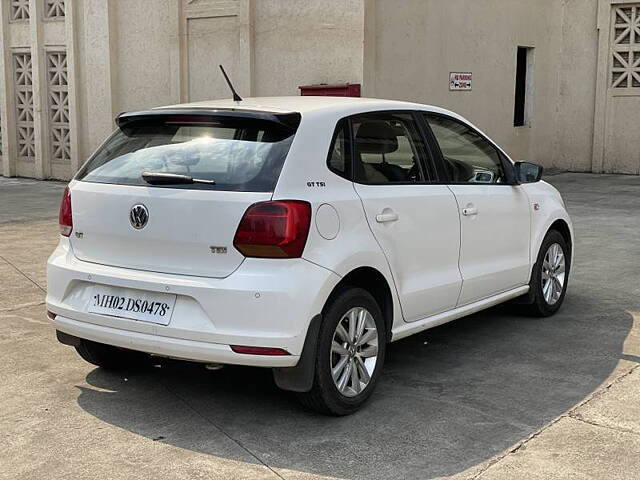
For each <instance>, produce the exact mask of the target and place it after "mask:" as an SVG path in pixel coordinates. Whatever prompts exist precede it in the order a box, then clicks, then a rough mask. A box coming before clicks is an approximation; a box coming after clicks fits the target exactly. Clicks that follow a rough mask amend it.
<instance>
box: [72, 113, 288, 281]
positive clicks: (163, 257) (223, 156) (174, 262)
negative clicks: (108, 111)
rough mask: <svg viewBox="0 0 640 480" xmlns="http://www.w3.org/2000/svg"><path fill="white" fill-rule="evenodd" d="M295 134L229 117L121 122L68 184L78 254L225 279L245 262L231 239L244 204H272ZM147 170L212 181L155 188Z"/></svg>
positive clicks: (272, 125) (119, 263)
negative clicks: (147, 180) (146, 174)
mask: <svg viewBox="0 0 640 480" xmlns="http://www.w3.org/2000/svg"><path fill="white" fill-rule="evenodd" d="M294 134H295V127H288V126H284V125H282V124H279V123H277V122H273V121H269V120H264V119H256V118H251V117H247V118H241V117H237V116H236V117H225V116H224V115H219V114H218V115H217V116H215V115H214V116H209V115H199V116H193V115H189V116H187V115H179V114H178V115H176V114H172V115H166V114H165V115H163V114H160V113H158V114H157V117H155V116H153V115H152V116H148V115H147V116H145V117H144V118H140V119H133V120H131V121H130V122H128V123H127V124H126V125H122V126H121V127H120V128H119V129H118V130H117V131H116V133H115V134H114V135H113V136H112V137H111V138H110V139H109V140H108V141H107V142H106V143H105V144H104V145H103V146H102V147H101V148H100V149H99V150H98V152H96V154H95V155H94V156H93V157H92V158H91V159H90V160H89V161H88V162H87V164H86V165H85V166H84V167H83V168H82V169H81V171H80V172H79V174H78V176H77V177H76V181H74V182H73V184H72V186H71V202H72V206H73V224H74V232H73V233H72V236H71V243H72V246H73V250H74V253H75V255H76V256H77V257H78V258H79V259H80V260H84V261H87V262H93V263H98V264H103V265H112V266H118V267H126V268H132V269H139V270H148V271H155V272H163V273H173V274H184V275H196V276H206V277H226V276H228V275H230V274H231V273H232V272H233V271H234V270H235V269H236V268H238V266H239V265H240V264H241V263H242V261H243V258H244V257H243V256H242V255H241V254H240V253H239V252H238V251H237V250H236V249H235V248H234V247H233V238H234V235H235V232H236V229H237V227H238V224H239V223H240V220H241V219H242V216H243V214H244V212H245V211H246V209H247V208H248V207H249V206H250V205H252V204H253V203H256V202H259V201H265V200H269V199H270V198H271V195H272V193H271V192H272V191H273V188H274V187H275V183H276V181H277V179H278V176H279V173H280V170H281V168H282V164H283V162H284V159H285V157H286V155H287V153H288V150H289V146H290V144H291V141H292V139H293V136H294ZM143 172H158V173H174V174H180V175H186V176H188V177H192V178H196V179H201V180H207V181H214V182H215V184H182V183H175V184H165V185H158V184H149V183H147V182H146V181H145V180H144V179H143V178H142V173H143Z"/></svg>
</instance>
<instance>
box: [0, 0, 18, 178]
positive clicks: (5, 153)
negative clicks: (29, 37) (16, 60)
mask: <svg viewBox="0 0 640 480" xmlns="http://www.w3.org/2000/svg"><path fill="white" fill-rule="evenodd" d="M9 8H10V4H9V2H0V130H1V132H2V155H0V159H1V160H2V165H1V166H2V175H4V176H6V177H11V176H13V175H15V174H16V128H15V103H14V98H13V88H11V86H12V85H13V78H12V74H11V72H12V68H11V51H10V49H9V45H8V34H7V30H8V23H9Z"/></svg>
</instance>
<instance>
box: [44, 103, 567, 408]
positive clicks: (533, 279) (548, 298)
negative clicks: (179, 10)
mask: <svg viewBox="0 0 640 480" xmlns="http://www.w3.org/2000/svg"><path fill="white" fill-rule="evenodd" d="M117 124H118V129H117V130H116V132H115V133H114V134H113V135H112V136H111V137H110V138H109V139H108V140H107V141H106V142H105V143H104V144H103V145H102V146H101V147H100V148H99V149H98V150H97V151H96V153H95V154H94V155H93V156H92V157H91V158H90V159H89V160H88V161H87V162H86V164H85V165H84V166H83V167H82V168H81V170H80V171H79V172H78V174H77V176H76V177H75V178H74V179H73V180H72V181H71V182H70V183H69V186H68V188H67V189H66V191H65V194H64V197H63V200H62V205H61V209H60V229H61V230H60V231H61V238H60V244H59V246H58V247H57V248H56V250H55V251H54V252H53V254H52V255H51V258H50V259H49V264H48V292H47V309H48V315H49V317H50V318H51V319H52V320H53V321H54V323H55V327H56V329H57V332H58V333H57V334H58V339H59V340H60V341H61V342H62V343H65V344H68V345H73V346H74V347H75V348H76V349H77V351H78V353H79V354H80V355H81V356H82V357H83V358H84V359H85V360H87V361H89V362H91V363H93V364H95V365H98V366H101V367H105V368H118V367H126V366H130V365H132V364H134V363H135V362H142V361H144V360H145V358H148V355H146V354H153V355H157V356H164V357H171V358H178V359H186V360H191V361H197V362H203V363H208V364H216V365H217V364H238V365H252V366H258V367H270V368H273V372H274V378H275V382H276V383H277V385H278V386H279V387H281V388H283V389H285V390H291V391H294V392H298V394H299V396H300V398H301V400H302V402H303V403H304V404H305V405H307V406H309V407H311V408H313V409H315V410H318V411H321V412H324V413H329V414H335V415H343V414H348V413H351V412H353V411H355V410H356V409H357V408H358V407H360V406H361V405H362V403H363V402H364V401H365V400H366V399H367V398H368V397H369V396H370V395H371V393H372V391H373V389H374V387H375V384H376V381H377V379H378V377H379V375H380V371H381V370H382V366H383V363H384V358H385V347H386V345H387V343H388V342H391V341H394V340H398V339H400V338H403V337H406V336H408V335H411V334H413V333H416V332H419V331H422V330H425V329H428V328H431V327H434V326H436V325H440V324H443V323H445V322H448V321H451V320H454V319H456V318H460V317H462V316H465V315H468V314H470V313H473V312H477V311H478V310H481V309H484V308H487V307H490V306H492V305H496V304H498V303H501V302H505V301H507V300H510V299H516V298H518V299H519V303H520V304H521V305H522V308H524V309H526V311H527V312H530V313H532V314H535V315H539V316H547V315H551V314H553V313H555V312H556V311H557V310H558V308H559V307H560V305H561V304H562V301H563V298H564V296H565V292H566V288H567V281H568V275H569V267H570V264H571V259H572V244H573V241H572V236H573V234H572V227H571V221H570V219H569V216H568V215H567V212H566V210H565V206H564V203H563V201H562V198H561V197H560V194H559V193H558V192H557V190H556V189H555V188H553V187H552V186H551V185H549V184H547V183H545V182H541V181H540V176H541V173H542V168H541V167H539V166H537V165H534V164H530V163H522V162H519V163H513V162H512V161H511V160H510V159H509V157H508V156H507V155H506V154H505V153H504V151H502V150H501V149H500V148H499V147H498V146H497V145H496V144H495V143H493V142H492V141H491V140H489V139H488V138H487V137H486V136H485V135H484V134H482V132H480V131H479V130H478V129H477V128H475V127H474V126H473V125H471V124H470V123H469V122H467V121H466V120H465V119H463V118H462V117H460V116H459V115H456V114H454V113H452V112H449V111H446V110H443V109H440V108H435V107H430V106H425V105H419V104H413V103H406V102H397V101H386V100H374V99H360V98H358V99H354V98H332V97H282V98H255V99H247V100H243V101H241V102H234V101H231V100H229V101H215V102H204V103H193V104H187V105H177V106H171V107H163V108H157V109H153V110H149V111H142V112H134V113H125V114H122V115H120V116H119V117H118V118H117ZM142 352H144V353H142Z"/></svg>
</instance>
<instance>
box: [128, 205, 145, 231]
mask: <svg viewBox="0 0 640 480" xmlns="http://www.w3.org/2000/svg"><path fill="white" fill-rule="evenodd" d="M129 221H130V222H131V226H132V227H133V228H135V229H136V230H140V229H142V228H144V227H145V225H146V224H147V222H148V221H149V210H147V207H145V206H144V205H142V204H138V205H134V206H133V207H131V212H129Z"/></svg>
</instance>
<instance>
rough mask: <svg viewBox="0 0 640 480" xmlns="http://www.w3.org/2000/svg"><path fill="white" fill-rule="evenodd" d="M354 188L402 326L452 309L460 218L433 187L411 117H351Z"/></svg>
mask: <svg viewBox="0 0 640 480" xmlns="http://www.w3.org/2000/svg"><path fill="white" fill-rule="evenodd" d="M351 129H352V135H353V139H352V142H353V145H354V148H353V150H354V168H353V174H354V179H355V183H354V185H355V189H356V192H357V193H358V195H359V196H360V198H361V200H362V204H363V207H364V210H365V214H366V217H367V221H368V223H369V226H370V228H371V231H372V232H373V234H374V236H375V238H376V240H377V241H378V243H379V244H380V246H381V248H382V250H383V251H384V253H385V255H386V257H387V260H388V262H389V265H390V267H391V271H392V274H393V277H394V281H395V285H396V288H397V291H398V294H399V298H400V303H401V306H402V312H403V315H404V318H405V320H406V321H415V320H419V319H422V318H425V317H427V316H429V315H433V314H437V313H440V312H442V311H445V310H448V309H451V308H453V307H455V304H456V301H457V299H458V295H459V293H460V285H461V277H460V272H459V270H458V253H459V247H460V243H459V242H460V220H459V217H458V211H457V205H456V201H455V198H454V196H453V194H452V193H451V191H450V190H449V189H448V188H447V186H446V185H438V184H437V183H435V182H436V177H435V173H434V171H433V169H432V168H431V162H430V160H429V152H428V149H427V146H426V145H425V144H424V142H423V140H422V137H421V136H420V134H419V131H418V127H417V124H416V121H415V116H414V114H412V113H410V112H403V113H371V114H365V115H359V116H357V117H353V118H352V119H351Z"/></svg>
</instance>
